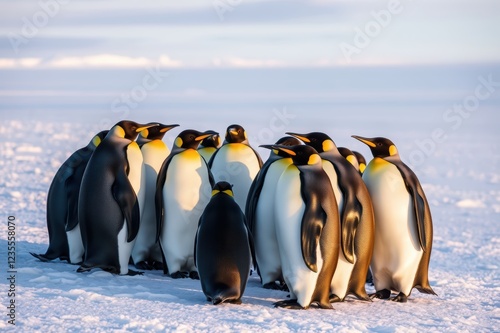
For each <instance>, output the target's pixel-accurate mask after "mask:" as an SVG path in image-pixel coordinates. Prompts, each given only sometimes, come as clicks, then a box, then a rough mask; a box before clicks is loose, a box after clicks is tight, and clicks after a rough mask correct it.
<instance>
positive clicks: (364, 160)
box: [352, 150, 366, 174]
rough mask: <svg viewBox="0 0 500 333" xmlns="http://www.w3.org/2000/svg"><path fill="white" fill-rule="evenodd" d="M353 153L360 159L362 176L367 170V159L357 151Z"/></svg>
mask: <svg viewBox="0 0 500 333" xmlns="http://www.w3.org/2000/svg"><path fill="white" fill-rule="evenodd" d="M352 153H353V154H354V156H356V158H357V159H358V163H359V172H361V174H363V172H365V169H366V159H365V157H364V156H363V155H361V153H358V152H357V151H354V150H353V151H352Z"/></svg>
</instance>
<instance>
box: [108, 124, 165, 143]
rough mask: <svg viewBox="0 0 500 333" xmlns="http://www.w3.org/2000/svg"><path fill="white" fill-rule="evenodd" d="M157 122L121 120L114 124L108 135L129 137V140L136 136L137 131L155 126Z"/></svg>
mask: <svg viewBox="0 0 500 333" xmlns="http://www.w3.org/2000/svg"><path fill="white" fill-rule="evenodd" d="M157 125H158V123H148V124H138V123H136V122H134V121H131V120H122V121H119V122H118V123H116V124H115V126H113V127H112V128H111V130H110V131H109V133H108V135H109V134H111V135H117V136H119V137H121V138H125V139H129V140H131V141H133V140H135V138H137V135H138V134H139V132H141V131H143V130H145V129H146V128H150V127H153V126H157Z"/></svg>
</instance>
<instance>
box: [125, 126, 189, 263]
mask: <svg viewBox="0 0 500 333" xmlns="http://www.w3.org/2000/svg"><path fill="white" fill-rule="evenodd" d="M177 126H179V125H177V124H174V125H163V124H159V125H158V126H153V127H150V128H147V129H144V130H143V131H142V132H141V133H140V134H139V136H138V138H137V144H138V145H139V147H140V148H141V153H142V157H143V159H144V175H143V176H144V178H145V180H146V190H145V200H144V209H142V212H141V225H140V228H139V233H138V234H137V239H136V241H135V244H134V248H133V249H132V261H133V263H134V265H135V267H136V268H138V269H142V270H151V269H162V268H163V258H162V254H161V250H160V245H159V244H158V242H157V241H156V235H157V230H156V226H157V225H156V210H155V192H156V179H157V177H158V172H159V171H160V168H161V165H162V164H163V161H165V159H166V158H167V157H168V155H169V154H170V149H169V148H168V147H167V145H166V144H165V143H164V142H163V141H162V139H163V136H164V135H165V133H167V132H168V131H170V130H171V129H172V128H175V127H177Z"/></svg>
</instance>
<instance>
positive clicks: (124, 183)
mask: <svg viewBox="0 0 500 333" xmlns="http://www.w3.org/2000/svg"><path fill="white" fill-rule="evenodd" d="M111 191H112V192H113V198H114V199H115V201H116V202H117V203H118V205H119V206H120V209H121V211H122V214H123V217H124V218H125V221H126V223H127V230H128V235H127V242H131V241H133V240H134V239H135V237H136V236H137V233H138V232H139V224H140V212H139V202H138V201H137V196H136V195H135V191H134V188H133V187H132V185H131V184H130V181H129V180H128V177H127V175H126V173H125V170H123V169H120V170H119V171H118V173H117V174H116V178H115V182H114V184H113V186H112V188H111Z"/></svg>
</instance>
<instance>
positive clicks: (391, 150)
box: [389, 145, 398, 156]
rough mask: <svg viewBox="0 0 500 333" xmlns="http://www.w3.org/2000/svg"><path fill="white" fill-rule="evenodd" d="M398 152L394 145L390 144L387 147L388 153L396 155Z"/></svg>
mask: <svg viewBox="0 0 500 333" xmlns="http://www.w3.org/2000/svg"><path fill="white" fill-rule="evenodd" d="M397 153H398V149H397V148H396V146H395V145H392V146H390V147H389V155H391V156H393V155H396V154H397Z"/></svg>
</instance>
